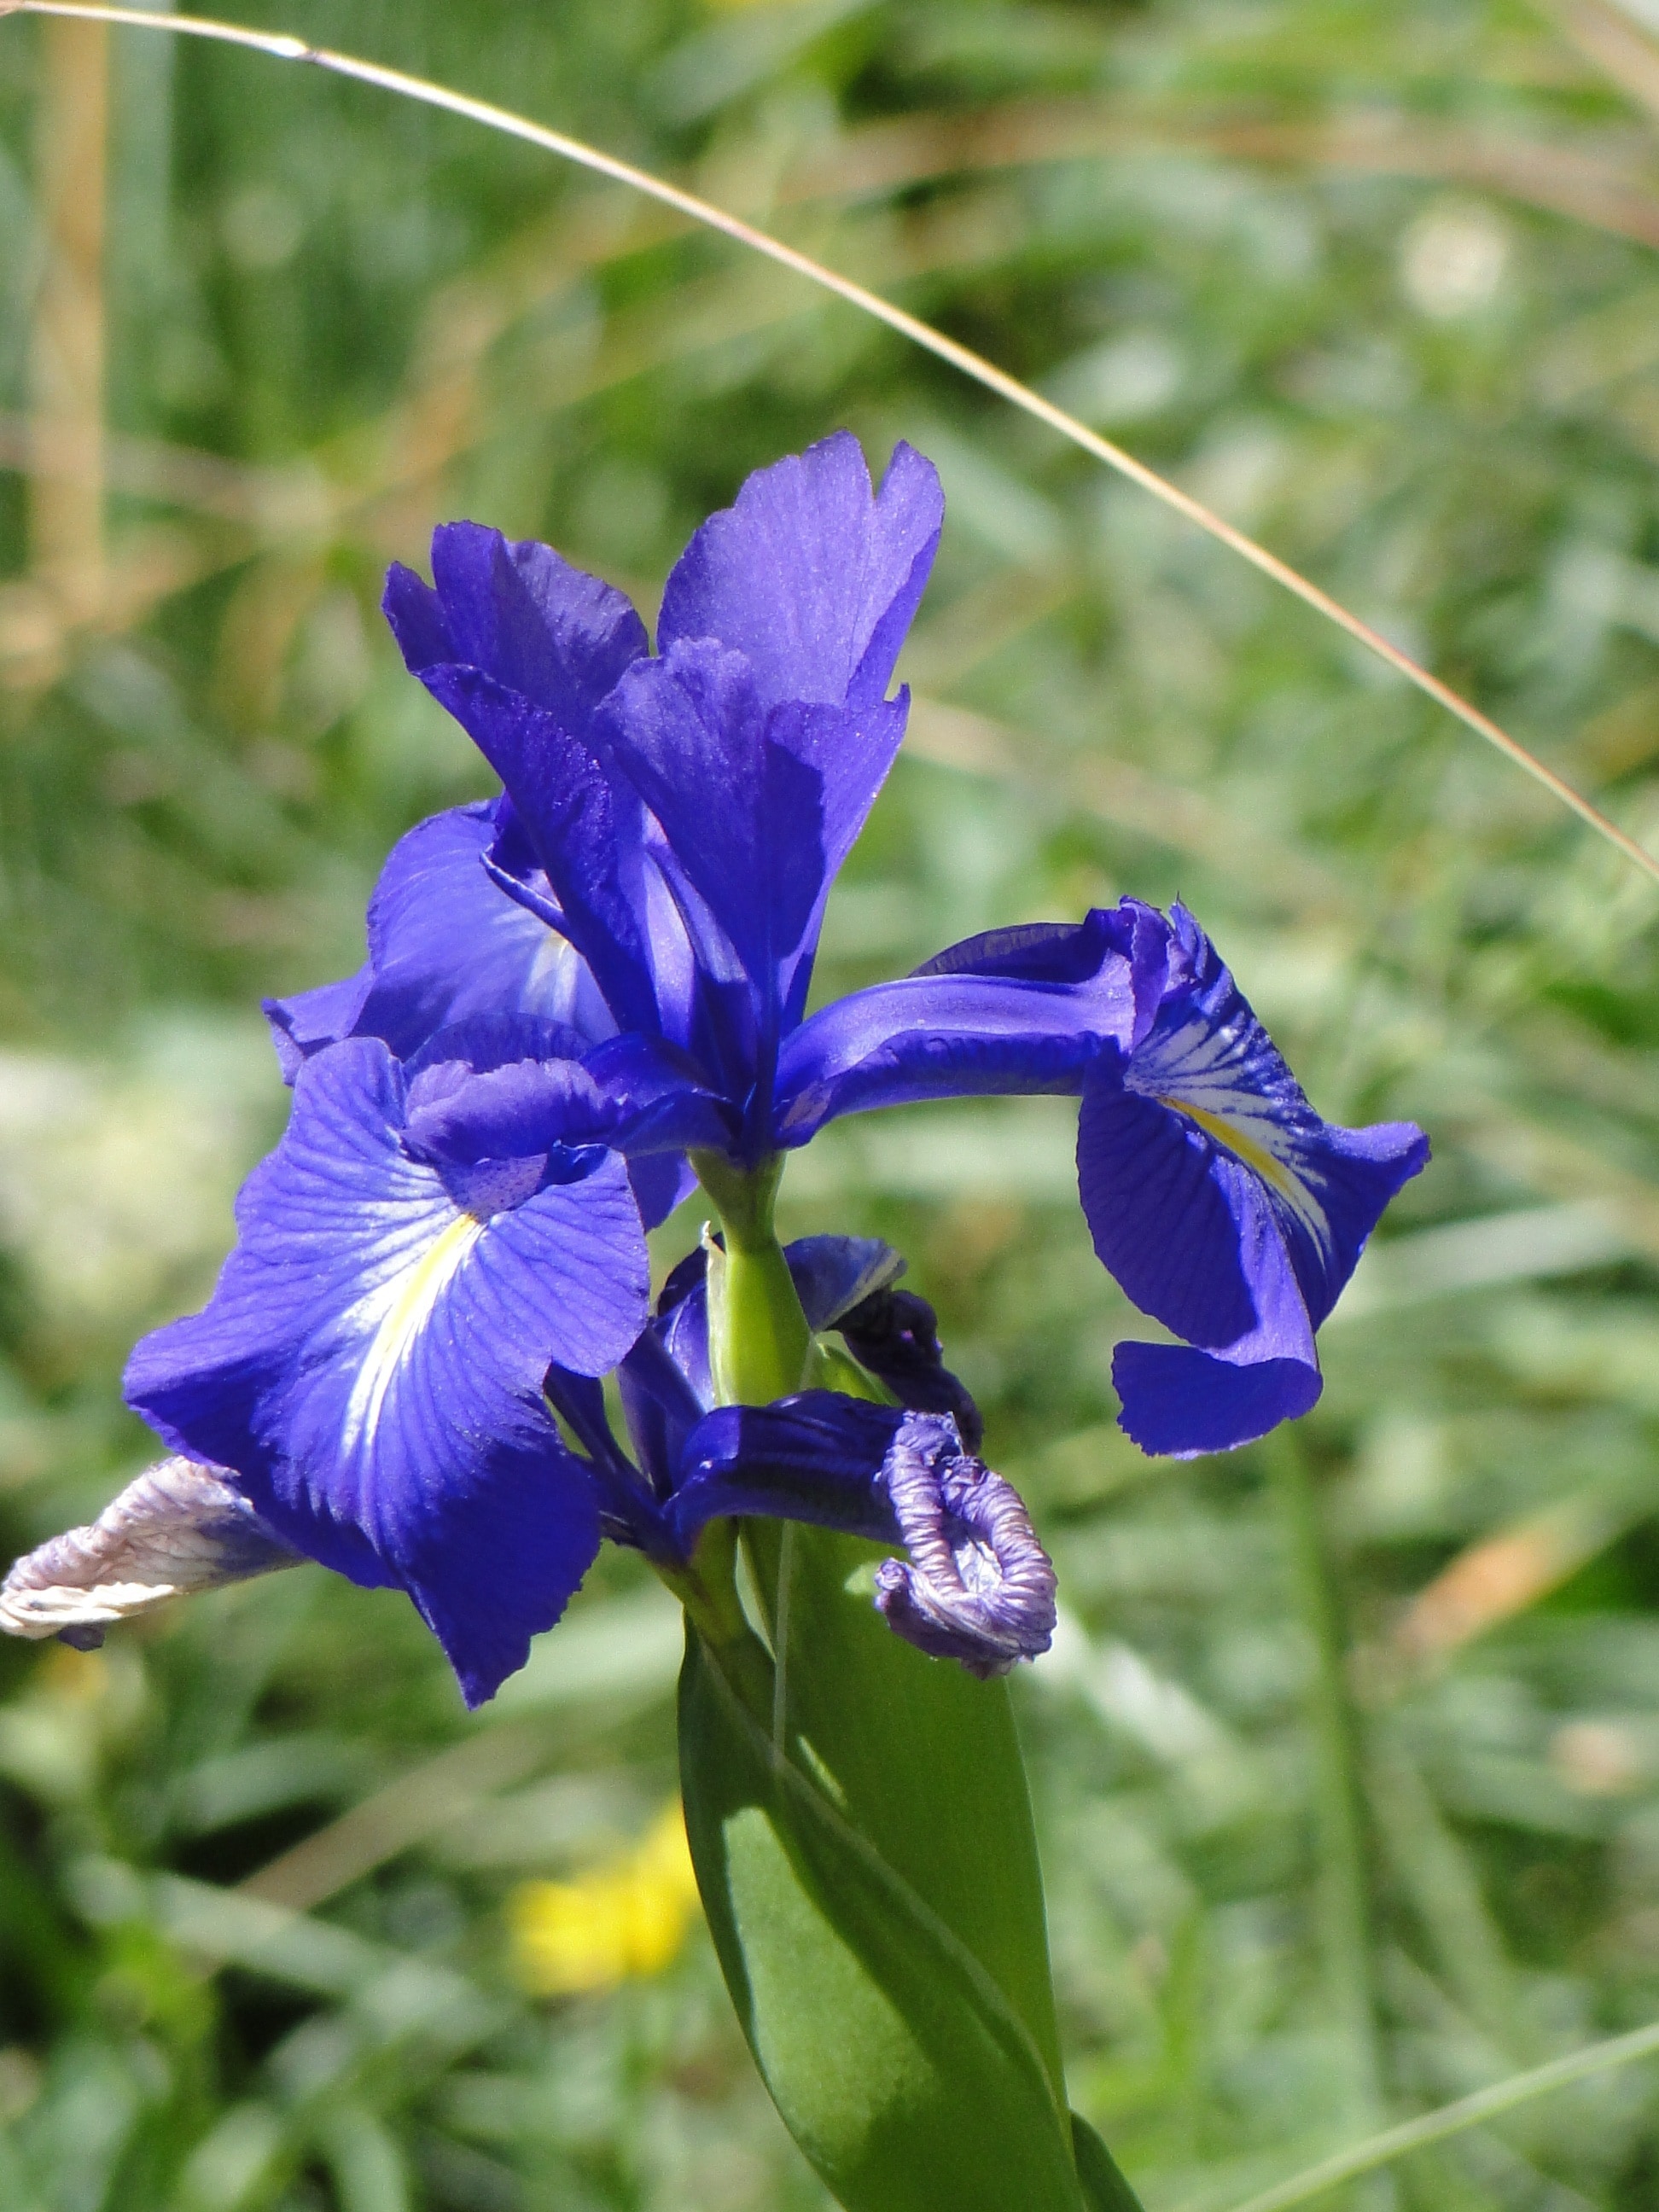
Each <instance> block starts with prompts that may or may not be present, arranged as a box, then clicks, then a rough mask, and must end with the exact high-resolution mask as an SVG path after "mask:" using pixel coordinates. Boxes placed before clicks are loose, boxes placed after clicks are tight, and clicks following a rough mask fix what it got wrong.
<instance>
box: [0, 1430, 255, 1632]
mask: <svg viewBox="0 0 1659 2212" xmlns="http://www.w3.org/2000/svg"><path fill="white" fill-rule="evenodd" d="M296 1564H297V1555H296V1554H295V1553H293V1552H291V1551H290V1550H289V1547H287V1546H286V1545H285V1544H283V1543H282V1542H280V1541H278V1539H277V1538H276V1536H275V1535H274V1534H272V1533H271V1531H270V1529H269V1528H267V1527H266V1526H265V1524H264V1522H263V1521H261V1520H260V1518H259V1517H258V1514H256V1513H255V1512H254V1510H253V1508H252V1506H251V1505H250V1504H248V1502H247V1500H246V1498H244V1497H243V1496H242V1495H241V1493H240V1492H239V1491H236V1490H234V1489H233V1488H232V1487H231V1486H230V1485H229V1484H228V1482H226V1481H224V1480H222V1479H221V1477H220V1476H219V1475H218V1474H216V1473H215V1472H214V1470H213V1469H212V1468H205V1467H199V1466H197V1464H196V1463H195V1462H193V1461H191V1460H187V1459H164V1460H162V1461H161V1462H160V1463H159V1465H157V1466H155V1467H152V1468H149V1469H147V1470H146V1472H145V1473H144V1474H141V1475H140V1476H139V1477H138V1479H137V1481H136V1482H131V1483H129V1484H128V1486H127V1487H126V1488H125V1490H124V1491H123V1492H121V1494H120V1496H119V1497H118V1498H116V1499H115V1501H114V1503H113V1504H111V1505H108V1506H106V1508H105V1510H103V1512H102V1513H100V1515H99V1516H98V1518H97V1519H96V1520H95V1521H94V1522H93V1523H92V1524H91V1526H90V1527H89V1528H71V1529H70V1530H68V1531H67V1533H66V1534H64V1535H62V1536H54V1537H53V1538H52V1540H51V1541H50V1542H49V1543H45V1544H42V1545H41V1546H40V1549H39V1550H38V1551H34V1552H31V1553H29V1554H28V1556H27V1558H26V1559H19V1560H18V1561H17V1562H16V1564H15V1565H14V1566H13V1568H12V1570H11V1571H10V1573H9V1574H8V1576H7V1577H6V1579H5V1582H4V1583H3V1584H0V1631H3V1632H4V1633H5V1634H7V1635H8V1636H26V1637H29V1638H34V1639H39V1638H42V1637H46V1636H58V1635H62V1634H63V1633H64V1631H65V1630H70V1631H73V1630H77V1629H79V1630H84V1631H91V1632H96V1631H97V1630H99V1629H101V1628H104V1627H106V1626H108V1625H109V1623H110V1622H112V1621H115V1620H126V1619H129V1618H131V1615H133V1614H134V1613H148V1612H149V1611H150V1610H151V1608H152V1607H155V1606H158V1605H160V1604H161V1603H163V1602H164V1601H166V1600H167V1599H168V1598H172V1597H182V1596H185V1595H188V1594H189V1593H191V1591H195V1590H204V1589H216V1588H218V1586H219V1585H220V1584H221V1583H233V1582H242V1581H245V1580H246V1578H247V1577H249V1576H251V1575H260V1574H268V1573H269V1572H270V1571H271V1570H272V1569H273V1568H276V1567H288V1566H293V1565H296Z"/></svg>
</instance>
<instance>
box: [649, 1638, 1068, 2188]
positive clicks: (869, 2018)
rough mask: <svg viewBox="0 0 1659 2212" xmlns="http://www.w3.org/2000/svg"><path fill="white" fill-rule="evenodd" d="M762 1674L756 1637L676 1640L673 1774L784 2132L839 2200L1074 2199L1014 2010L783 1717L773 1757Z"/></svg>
mask: <svg viewBox="0 0 1659 2212" xmlns="http://www.w3.org/2000/svg"><path fill="white" fill-rule="evenodd" d="M757 1662H760V1663H757ZM734 1683H739V1684H741V1685H742V1688H741V1692H740V1691H739V1688H738V1687H734ZM763 1692H764V1684H763V1654H762V1653H761V1651H760V1648H759V1646H758V1644H756V1645H755V1646H754V1647H753V1649H752V1650H751V1651H749V1652H746V1653H742V1654H739V1653H738V1652H735V1651H734V1650H732V1649H731V1648H730V1647H728V1648H726V1649H725V1650H722V1651H721V1652H720V1654H719V1655H714V1654H712V1653H711V1652H710V1650H709V1648H708V1646H707V1645H706V1644H704V1643H703V1642H702V1639H701V1638H699V1637H698V1636H697V1635H696V1632H691V1633H690V1635H689V1637H688V1641H687V1650H686V1659H685V1667H684V1672H683V1674H682V1676H681V1682H680V1758H681V1773H682V1780H683V1787H684V1798H685V1814H686V1829H687V1832H688V1835H689V1836H690V1844H691V1855H692V1858H693V1860H694V1862H695V1863H696V1869H697V1879H698V1882H699V1885H700V1887H701V1888H702V1897H703V1903H704V1906H705V1908H706V1910H707V1911H708V1921H709V1925H710V1927H711V1929H713V1931H714V1942H715V1947H716V1948H717V1950H718V1951H719V1954H720V1964H721V1966H722V1968H723V1970H724V1972H725V1974H726V1983H727V1985H728V1987H729V1988H730V1990H731V1992H732V2001H733V2002H734V2004H735V2005H736V2007H737V2011H738V2019H739V2020H740V2021H741V2022H742V2023H743V2027H744V2033H745V2035H746V2036H747V2037H748V2039H749V2043H750V2048H751V2050H752V2051H753V2052H754V2054H755V2058H756V2062H757V2064H758V2066H759V2067H760V2069H761V2072H762V2074H763V2076H764V2078H765V2081H766V2084H767V2087H768V2088H769V2090H770V2092H771V2094H772V2097H773V2100H774V2102H775V2104H776V2106H777V2107H778V2110H779V2111H780V2112H781V2114H782V2115H783V2118H784V2120H785V2121H786V2123H787V2125H788V2127H789V2130H790V2131H791V2133H792V2134H793V2136H794V2137H795V2140H796V2142H798V2143H799V2145H800V2148H801V2149H802V2150H803V2151H804V2152H805V2155H806V2156H807V2158H808V2159H809V2160H811V2164H812V2165H813V2166H814V2167H815V2168H816V2170H817V2172H818V2173H819V2174H820V2175H821V2176H822V2178H823V2180H824V2181H825V2183H826V2184H827V2185H829V2188H830V2189H831V2190H832V2191H834V2192H835V2194H836V2197H838V2198H839V2199H840V2201H841V2203H842V2204H843V2205H844V2206H846V2207H847V2208H848V2212H938V2208H939V2206H941V2205H949V2206H950V2207H951V2212H1007V2208H1008V2207H1010V2206H1011V2205H1018V2206H1019V2207H1020V2208H1021V2212H1085V2200H1084V2198H1083V2197H1082V2195H1081V2192H1080V2191H1079V2184H1078V2179H1077V2175H1076V2172H1075V2169H1074V2167H1073V2156H1072V2148H1071V2139H1070V2130H1069V2126H1068V2124H1067V2123H1066V2118H1065V2116H1064V2114H1063V2112H1062V2111H1061V2109H1060V2107H1058V2106H1056V2104H1055V2101H1054V2093H1053V2088H1052V2085H1051V2082H1050V2080H1049V2077H1048V2069H1047V2068H1046V2066H1045V2064H1044V2062H1043V2059H1042V2056H1041V2054H1040V2053H1039V2051H1038V2050H1037V2047H1036V2044H1035V2042H1034V2041H1033V2039H1032V2037H1031V2036H1030V2033H1029V2031H1028V2029H1027V2028H1026V2027H1025V2025H1024V2022H1023V2021H1021V2020H1020V2019H1019V2018H1018V2015H1016V2014H1015V2012H1014V2011H1013V2009H1012V2007H1011V2006H1010V2005H1009V2003H1008V2002H1007V2001H1006V1998H1005V1997H1004V1996H1003V1995H1002V1992H1001V1990H1000V1989H999V1987H998V1986H997V1984H996V1983H995V1982H994V1980H993V1979H992V1978H991V1977H990V1975H989V1974H988V1973H987V1972H986V1970H985V1969H984V1967H983V1966H981V1964H980V1962H979V1960H977V1959H976V1958H975V1956H974V1955H973V1954H972V1952H971V1951H970V1950H969V1948H967V1947H966V1946H965V1945H964V1944H963V1942H961V1941H960V1940H959V1939H958V1938H957V1936H956V1935H955V1934H954V1933H953V1932H952V1930H951V1929H950V1928H949V1927H948V1926H947V1925H946V1924H945V1922H944V1920H943V1919H942V1918H941V1917H940V1916H939V1913H938V1912H937V1911H933V1910H930V1908H929V1906H928V1905H927V1904H926V1903H924V1901H923V1900H922V1899H921V1897H919V1896H918V1895H917V1893H916V1892H915V1890H914V1889H913V1888H912V1887H910V1885H909V1884H908V1882H907V1881H904V1880H903V1879H902V1877H901V1875H899V1874H898V1873H897V1872H896V1871H895V1869H894V1868H893V1867H892V1866H891V1865H890V1864H889V1863H888V1862H887V1860H886V1859H885V1858H884V1856H883V1854H882V1853H881V1851H880V1850H878V1848H877V1847H876V1845H875V1844H874V1843H873V1842H872V1840H871V1839H870V1838H868V1837H867V1836H865V1835H862V1834H860V1833H859V1832H857V1831H856V1830H855V1829H854V1827H853V1826H851V1825H849V1822H848V1820H847V1819H846V1818H845V1817H843V1814H842V1811H841V1810H840V1809H839V1808H838V1807H837V1805H836V1803H835V1802H832V1800H831V1797H830V1796H829V1795H828V1794H826V1788H825V1786H824V1785H823V1783H821V1782H820V1781H819V1780H818V1779H816V1778H809V1772H808V1771H803V1767H802V1765H798V1764H797V1763H796V1761H797V1759H799V1760H802V1761H804V1762H805V1763H806V1765H807V1766H808V1767H809V1768H810V1766H811V1764H812V1763H813V1761H814V1757H815V1754H814V1750H813V1747H811V1745H810V1744H809V1743H807V1742H805V1741H804V1740H803V1739H802V1738H801V1737H800V1736H799V1733H797V1732H794V1731H792V1732H791V1739H790V1743H791V1751H792V1753H793V1756H791V1757H789V1758H785V1757H784V1756H782V1755H781V1753H780V1752H779V1751H778V1749H777V1748H776V1747H775V1744H774V1742H773V1740H772V1737H771V1735H770V1734H769V1731H768V1729H767V1728H766V1727H765V1726H764V1724H763V1721H762V1720H761V1718H760V1717H758V1715H757V1707H758V1706H759V1705H760V1703H761V1698H762V1696H763ZM824 1781H825V1782H827V1783H828V1784H829V1787H830V1788H833V1787H834V1778H833V1777H831V1776H829V1775H828V1774H827V1772H826V1774H825V1777H824Z"/></svg>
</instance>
